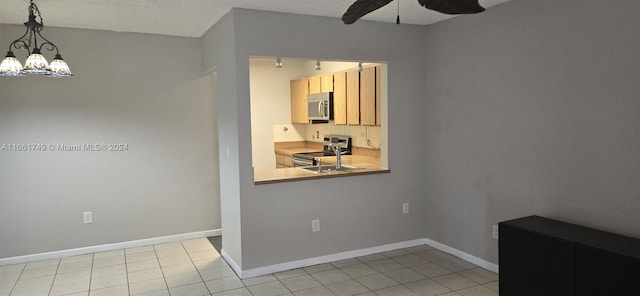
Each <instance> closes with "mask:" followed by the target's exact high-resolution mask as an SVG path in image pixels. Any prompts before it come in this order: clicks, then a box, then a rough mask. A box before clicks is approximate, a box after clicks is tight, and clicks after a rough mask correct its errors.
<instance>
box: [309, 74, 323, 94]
mask: <svg viewBox="0 0 640 296" xmlns="http://www.w3.org/2000/svg"><path fill="white" fill-rule="evenodd" d="M321 84H322V77H320V76H312V77H309V93H310V94H317V93H321V92H322V86H321Z"/></svg>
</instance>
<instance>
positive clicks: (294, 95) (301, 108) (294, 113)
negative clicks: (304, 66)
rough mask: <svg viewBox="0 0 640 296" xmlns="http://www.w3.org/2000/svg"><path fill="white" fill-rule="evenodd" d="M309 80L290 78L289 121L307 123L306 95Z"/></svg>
mask: <svg viewBox="0 0 640 296" xmlns="http://www.w3.org/2000/svg"><path fill="white" fill-rule="evenodd" d="M308 94H309V80H308V79H298V80H291V122H292V123H309V120H308V118H307V95H308Z"/></svg>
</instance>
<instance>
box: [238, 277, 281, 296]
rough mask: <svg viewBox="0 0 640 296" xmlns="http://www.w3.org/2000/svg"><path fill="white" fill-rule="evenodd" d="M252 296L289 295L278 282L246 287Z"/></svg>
mask: <svg viewBox="0 0 640 296" xmlns="http://www.w3.org/2000/svg"><path fill="white" fill-rule="evenodd" d="M247 288H248V289H249V291H251V294H253V296H276V295H282V294H287V293H289V290H287V288H286V287H285V286H284V285H282V283H280V281H277V280H276V281H271V282H267V283H262V284H258V285H254V286H249V287H247Z"/></svg>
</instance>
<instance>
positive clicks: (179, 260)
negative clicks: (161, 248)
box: [158, 253, 191, 267]
mask: <svg viewBox="0 0 640 296" xmlns="http://www.w3.org/2000/svg"><path fill="white" fill-rule="evenodd" d="M158 261H160V266H162V267H165V266H171V265H177V264H185V263H191V258H189V256H188V255H187V253H184V255H175V256H171V257H162V258H160V257H159V258H158Z"/></svg>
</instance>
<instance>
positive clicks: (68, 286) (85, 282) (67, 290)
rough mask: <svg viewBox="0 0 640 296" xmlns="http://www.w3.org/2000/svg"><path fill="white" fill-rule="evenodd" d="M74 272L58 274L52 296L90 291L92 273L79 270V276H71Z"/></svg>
mask: <svg viewBox="0 0 640 296" xmlns="http://www.w3.org/2000/svg"><path fill="white" fill-rule="evenodd" d="M73 274H74V273H69V274H65V275H58V276H56V278H55V280H54V281H53V287H52V288H51V293H50V296H61V295H67V294H73V293H80V292H88V291H89V283H90V281H91V274H90V273H84V272H79V273H78V275H77V276H71V275H73Z"/></svg>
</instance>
